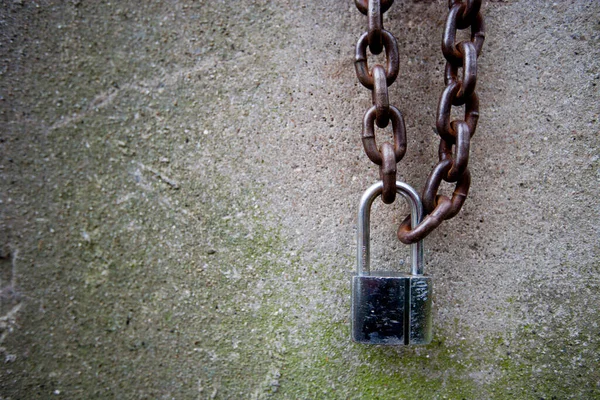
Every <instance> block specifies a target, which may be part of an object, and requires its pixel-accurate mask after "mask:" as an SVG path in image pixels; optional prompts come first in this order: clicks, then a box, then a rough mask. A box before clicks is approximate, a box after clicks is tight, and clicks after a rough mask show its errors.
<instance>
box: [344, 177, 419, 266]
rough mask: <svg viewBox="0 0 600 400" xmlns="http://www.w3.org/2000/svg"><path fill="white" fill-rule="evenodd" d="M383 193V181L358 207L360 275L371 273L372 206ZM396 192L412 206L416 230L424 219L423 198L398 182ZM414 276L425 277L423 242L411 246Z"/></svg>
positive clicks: (363, 198)
mask: <svg viewBox="0 0 600 400" xmlns="http://www.w3.org/2000/svg"><path fill="white" fill-rule="evenodd" d="M382 191H383V181H379V182H377V183H375V184H373V185H371V187H370V188H368V189H367V190H366V191H365V193H364V194H363V195H362V197H361V198H360V205H359V207H358V232H357V249H356V250H357V272H358V275H369V274H370V273H371V206H372V205H373V201H374V200H375V199H376V198H377V196H379V195H380V194H381V192H382ZM396 192H397V193H398V194H400V195H401V196H402V197H404V198H405V199H406V201H407V202H408V203H409V204H410V224H411V227H412V228H414V227H416V226H417V225H419V223H421V220H422V219H423V203H422V202H421V197H420V196H419V194H418V193H417V191H416V190H415V189H413V188H412V187H411V186H410V185H408V184H406V183H404V182H400V181H396ZM410 257H411V267H410V273H411V274H412V275H423V240H419V241H418V242H416V243H413V244H411V245H410Z"/></svg>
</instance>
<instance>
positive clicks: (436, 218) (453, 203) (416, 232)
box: [397, 160, 471, 244]
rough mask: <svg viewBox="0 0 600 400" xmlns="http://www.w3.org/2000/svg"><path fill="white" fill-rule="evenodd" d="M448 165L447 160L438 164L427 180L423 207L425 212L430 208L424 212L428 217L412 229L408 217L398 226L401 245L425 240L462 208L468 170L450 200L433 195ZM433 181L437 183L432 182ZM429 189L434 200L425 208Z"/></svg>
mask: <svg viewBox="0 0 600 400" xmlns="http://www.w3.org/2000/svg"><path fill="white" fill-rule="evenodd" d="M449 165H451V163H449V162H448V160H444V161H442V162H440V163H439V164H438V165H437V166H436V168H434V170H433V171H432V173H431V175H430V179H428V180H427V185H426V188H425V190H424V191H423V207H424V208H425V210H427V207H429V208H430V210H429V211H426V212H428V215H427V216H426V217H425V218H424V219H423V221H422V222H421V223H420V224H419V225H417V226H416V227H415V228H413V229H411V226H410V215H409V216H408V217H406V218H405V219H404V221H402V223H401V224H400V227H399V228H398V234H397V235H398V239H399V240H400V241H401V242H402V243H404V244H412V243H415V242H417V241H419V240H421V239H423V238H425V237H426V236H427V235H429V234H430V233H431V232H432V231H433V230H434V229H435V228H437V227H438V226H439V225H440V224H441V223H442V222H443V221H445V220H448V219H451V218H453V217H454V216H456V214H458V212H459V211H460V209H461V208H462V206H463V204H464V202H465V199H466V197H467V195H468V193H469V186H470V185H471V173H470V172H469V169H466V170H465V172H464V173H463V175H462V176H461V177H460V179H459V180H458V182H457V183H456V189H455V190H454V193H453V194H452V199H449V198H448V197H447V196H443V195H435V193H437V188H439V184H440V182H441V177H442V176H443V175H444V170H445V169H447V168H448V166H449ZM431 178H433V179H431ZM434 180H436V181H437V182H434ZM429 188H430V189H431V192H432V193H434V195H435V200H434V201H433V203H434V204H433V205H432V204H428V205H427V206H426V204H425V194H426V193H425V191H427V190H428V189H429ZM427 201H428V203H429V202H431V198H429V199H428V200H427Z"/></svg>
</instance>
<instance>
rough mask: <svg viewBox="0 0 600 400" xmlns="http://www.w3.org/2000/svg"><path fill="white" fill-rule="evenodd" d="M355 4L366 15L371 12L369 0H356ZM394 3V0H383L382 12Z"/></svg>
mask: <svg viewBox="0 0 600 400" xmlns="http://www.w3.org/2000/svg"><path fill="white" fill-rule="evenodd" d="M354 4H355V5H356V8H358V11H360V12H361V13H363V14H364V15H368V14H369V0H354ZM392 4H394V0H381V13H382V14H383V13H384V12H386V11H387V10H389V9H390V7H391V6H392Z"/></svg>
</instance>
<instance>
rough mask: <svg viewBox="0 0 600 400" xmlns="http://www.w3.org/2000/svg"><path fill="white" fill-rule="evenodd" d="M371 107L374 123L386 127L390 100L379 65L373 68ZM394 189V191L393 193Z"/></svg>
mask: <svg viewBox="0 0 600 400" xmlns="http://www.w3.org/2000/svg"><path fill="white" fill-rule="evenodd" d="M373 83H374V85H373V91H372V92H371V93H372V95H373V105H375V123H376V124H377V126H378V127H380V128H385V127H386V126H388V123H389V121H390V116H389V114H390V99H389V95H388V86H387V83H386V79H385V70H384V69H383V67H382V66H381V65H379V64H377V65H375V66H374V67H373ZM395 190H396V189H394V192H395Z"/></svg>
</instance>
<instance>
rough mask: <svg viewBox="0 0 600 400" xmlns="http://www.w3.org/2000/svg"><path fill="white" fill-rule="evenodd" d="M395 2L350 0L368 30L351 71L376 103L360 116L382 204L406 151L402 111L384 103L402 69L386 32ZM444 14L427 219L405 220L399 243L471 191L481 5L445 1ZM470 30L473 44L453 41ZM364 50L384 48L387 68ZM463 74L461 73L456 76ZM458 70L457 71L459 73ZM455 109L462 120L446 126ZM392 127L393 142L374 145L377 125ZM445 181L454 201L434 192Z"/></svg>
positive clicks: (416, 236) (429, 227) (445, 215)
mask: <svg viewBox="0 0 600 400" xmlns="http://www.w3.org/2000/svg"><path fill="white" fill-rule="evenodd" d="M393 2H394V1H393V0H355V4H356V7H357V8H358V10H359V11H360V12H361V13H362V14H364V15H366V16H367V31H366V32H365V33H363V34H362V35H361V37H360V38H359V39H358V42H357V44H356V55H355V62H354V66H355V69H356V76H357V77H358V80H359V82H360V83H361V84H362V85H363V86H364V87H366V88H367V89H370V90H371V91H372V100H373V106H372V107H371V108H370V109H369V110H367V112H366V113H365V116H364V118H363V128H362V134H361V138H362V143H363V147H364V149H365V153H366V154H367V156H368V157H369V159H370V160H371V161H372V162H373V163H375V164H377V165H378V166H379V173H380V177H381V179H382V181H383V193H382V196H381V198H382V200H383V202H384V203H386V204H390V203H392V202H394V200H395V198H396V164H397V163H398V162H399V161H400V160H401V159H402V157H404V154H405V152H406V128H405V125H404V118H403V116H402V113H401V112H400V111H399V110H398V109H397V108H396V107H394V106H393V105H390V102H389V91H388V87H389V86H390V85H392V84H393V83H394V81H395V80H396V78H397V77H398V72H399V56H398V43H397V41H396V38H395V37H394V35H392V34H391V33H390V32H389V31H387V30H385V29H384V27H383V14H384V13H385V12H386V11H387V10H388V9H389V8H390V7H391V5H392V4H393ZM448 9H449V12H448V16H447V18H446V25H445V28H444V35H443V38H442V54H443V55H444V58H445V59H446V67H445V71H444V84H445V85H446V87H445V89H444V90H443V91H442V94H441V96H440V100H439V103H438V109H437V117H436V130H437V133H438V135H439V136H440V146H439V151H438V157H439V162H438V164H437V165H436V166H435V167H434V168H433V170H432V171H431V173H430V174H429V177H428V178H427V181H426V183H425V187H424V188H423V194H422V198H423V207H424V209H425V212H426V213H427V216H426V217H425V218H424V219H423V221H422V222H421V223H420V224H419V225H418V226H416V227H414V228H411V224H410V216H408V217H406V219H405V220H404V221H403V222H402V223H401V224H400V227H399V228H398V239H400V241H401V242H402V243H406V244H411V243H414V242H417V241H419V240H421V239H423V238H424V237H426V236H427V235H429V234H430V233H431V232H432V231H433V230H434V229H435V228H437V227H438V226H439V225H440V224H441V223H442V222H443V221H445V220H447V219H450V218H453V217H454V216H455V215H456V214H458V212H459V211H460V209H461V208H462V205H463V203H464V202H465V199H466V197H467V195H468V193H469V187H470V185H471V173H470V172H469V168H468V164H469V150H470V145H471V138H472V137H473V135H474V134H475V129H476V128H477V121H478V119H479V98H478V97H477V93H475V87H476V86H477V58H478V57H479V55H480V54H481V49H482V47H483V42H484V40H485V27H484V21H483V16H482V15H481V12H480V10H481V0H448ZM467 28H470V29H471V39H470V40H465V41H461V42H458V43H457V42H456V33H457V31H458V30H464V29H467ZM367 47H368V48H369V51H370V52H371V53H372V54H380V53H381V52H382V51H383V50H384V49H385V56H386V65H385V67H384V66H382V65H380V64H376V65H374V66H373V67H372V68H371V69H369V65H368V61H367ZM461 69H462V71H461ZM459 72H460V73H459ZM452 106H457V107H460V106H464V117H463V119H462V120H460V119H457V120H453V121H451V114H452ZM390 121H391V123H392V133H393V144H392V143H390V142H384V143H383V144H382V145H381V146H380V147H378V146H377V142H376V140H375V125H377V126H378V127H379V128H386V127H387V126H388V125H389V123H390ZM442 181H446V182H451V183H456V188H455V190H454V193H453V194H452V197H451V198H448V197H447V196H444V195H440V194H438V191H439V187H440V184H441V182H442Z"/></svg>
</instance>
